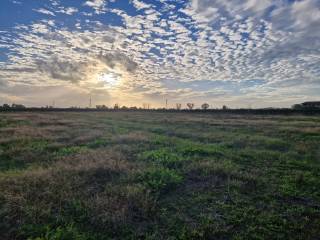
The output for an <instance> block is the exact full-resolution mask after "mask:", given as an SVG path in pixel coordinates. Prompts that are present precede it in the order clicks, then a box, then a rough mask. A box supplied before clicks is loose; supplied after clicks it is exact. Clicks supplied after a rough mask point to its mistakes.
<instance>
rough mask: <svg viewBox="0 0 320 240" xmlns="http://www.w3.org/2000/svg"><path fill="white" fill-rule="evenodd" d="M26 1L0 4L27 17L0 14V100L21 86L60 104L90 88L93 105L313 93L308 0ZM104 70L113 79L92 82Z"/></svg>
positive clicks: (318, 48) (316, 75)
mask: <svg viewBox="0 0 320 240" xmlns="http://www.w3.org/2000/svg"><path fill="white" fill-rule="evenodd" d="M31 2H34V3H31V4H26V3H23V2H21V3H20V4H15V3H14V2H13V1H9V0H8V1H7V2H6V3H0V7H1V9H6V8H7V9H11V10H10V11H12V12H10V14H15V15H17V12H19V11H22V10H23V11H29V14H28V15H29V16H30V15H31V16H32V18H31V19H30V18H25V17H22V16H21V17H17V18H15V19H12V18H10V16H9V14H0V16H1V17H0V18H1V19H0V22H4V21H5V22H7V24H2V25H0V33H1V34H0V49H1V51H2V52H4V54H3V55H4V57H1V56H3V55H0V80H1V82H2V83H3V86H6V87H2V88H0V100H1V101H9V100H12V99H15V98H16V97H17V96H19V93H20V92H19V91H18V90H17V89H21V88H26V86H29V87H30V88H28V92H29V93H30V94H29V95H28V96H22V95H20V98H19V99H20V100H21V101H25V102H26V103H28V104H32V105H39V104H41V103H43V102H44V101H46V99H45V94H42V95H41V96H39V98H36V97H35V96H37V89H39V87H41V89H42V91H43V92H45V91H46V89H47V90H48V91H50V93H51V95H50V98H58V97H59V99H62V100H63V99H64V100H63V103H62V105H69V104H71V102H70V97H69V96H70V93H69V92H68V91H70V92H72V95H77V94H79V96H80V95H81V96H82V95H83V94H89V93H99V101H101V102H99V103H108V102H109V103H110V104H111V103H114V102H120V103H123V104H129V105H130V103H131V102H132V104H139V103H140V102H142V101H150V102H152V103H153V104H154V105H157V104H158V105H161V104H162V102H163V99H165V98H169V99H170V101H171V102H172V103H173V102H178V101H184V102H187V101H188V102H189V101H194V102H196V103H197V104H199V103H201V102H203V101H207V102H209V103H211V104H213V105H222V104H229V105H231V106H247V105H248V104H250V105H252V104H253V105H254V106H289V105H291V104H293V103H295V102H299V101H304V100H309V99H315V98H316V97H318V95H319V94H317V92H318V93H319V92H320V82H319V81H320V41H319V34H320V2H319V1H318V0H301V1H283V0H275V1H271V0H259V1H258V0H230V1H223V0H191V1H183V0H177V1H169V0H160V1H153V0H148V1H147V0H145V1H143V0H132V1H128V2H124V1H121V0H108V1H107V0H85V1H77V3H72V4H73V5H72V4H71V3H70V4H69V5H67V4H66V3H65V2H64V1H60V0H49V1H46V2H41V3H39V2H38V1H31ZM2 11H4V10H2ZM15 11H16V13H15ZM1 28H3V29H1ZM104 73H105V74H108V73H112V74H114V75H115V76H120V77H119V78H121V79H120V80H119V81H120V82H119V84H117V85H116V86H113V87H112V88H111V87H109V86H108V83H103V82H101V80H99V76H100V75H101V74H104ZM4 84H6V85H4ZM32 87H33V88H32ZM32 89H35V90H34V92H32ZM52 89H55V90H56V96H55V95H54V93H53V90H52ZM58 89H60V90H58ZM317 90H319V91H317ZM31 94H34V97H32V98H30V96H31ZM102 96H106V97H105V99H104V98H103V97H102ZM14 97H15V98H14ZM1 98H2V99H1ZM77 99H78V100H77V101H79V102H78V103H76V102H72V104H79V105H86V104H87V103H86V100H81V99H83V98H77ZM97 101H98V100H97Z"/></svg>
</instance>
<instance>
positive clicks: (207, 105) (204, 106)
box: [201, 103, 209, 110]
mask: <svg viewBox="0 0 320 240" xmlns="http://www.w3.org/2000/svg"><path fill="white" fill-rule="evenodd" d="M201 108H202V109H203V110H207V109H208V108H209V104H208V103H204V104H202V105H201Z"/></svg>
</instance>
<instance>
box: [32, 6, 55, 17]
mask: <svg viewBox="0 0 320 240" xmlns="http://www.w3.org/2000/svg"><path fill="white" fill-rule="evenodd" d="M34 11H35V12H38V13H42V14H46V15H51V16H55V14H54V13H53V12H51V11H49V10H48V9H45V8H39V9H34Z"/></svg>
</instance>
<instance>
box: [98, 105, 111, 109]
mask: <svg viewBox="0 0 320 240" xmlns="http://www.w3.org/2000/svg"><path fill="white" fill-rule="evenodd" d="M96 109H108V107H107V106H106V105H104V104H103V105H97V106H96Z"/></svg>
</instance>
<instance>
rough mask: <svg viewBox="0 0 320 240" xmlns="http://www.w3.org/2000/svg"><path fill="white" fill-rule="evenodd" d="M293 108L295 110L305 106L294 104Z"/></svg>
mask: <svg viewBox="0 0 320 240" xmlns="http://www.w3.org/2000/svg"><path fill="white" fill-rule="evenodd" d="M292 109H294V110H301V109H303V106H302V105H301V104H294V105H293V106H292Z"/></svg>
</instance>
